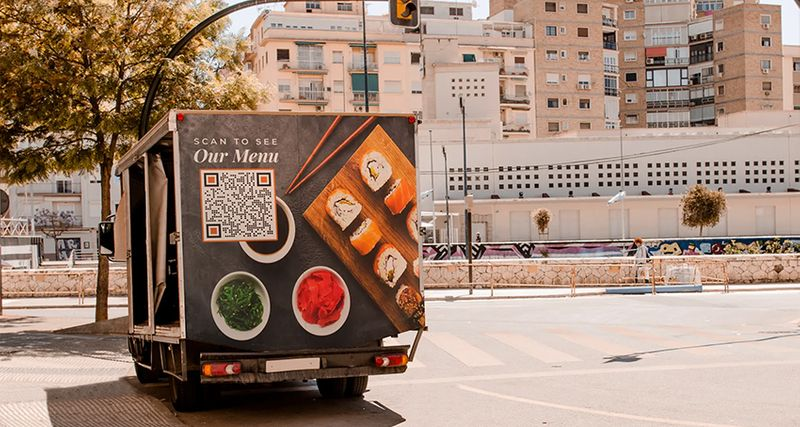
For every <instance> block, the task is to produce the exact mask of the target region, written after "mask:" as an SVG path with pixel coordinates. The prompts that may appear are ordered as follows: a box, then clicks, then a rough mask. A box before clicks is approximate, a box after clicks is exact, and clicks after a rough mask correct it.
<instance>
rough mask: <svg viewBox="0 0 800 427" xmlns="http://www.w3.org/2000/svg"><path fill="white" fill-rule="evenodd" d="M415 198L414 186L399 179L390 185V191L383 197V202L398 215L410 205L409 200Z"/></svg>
mask: <svg viewBox="0 0 800 427" xmlns="http://www.w3.org/2000/svg"><path fill="white" fill-rule="evenodd" d="M413 198H414V188H413V187H412V186H411V185H409V184H408V183H407V182H406V181H403V180H402V179H397V180H395V181H394V182H393V183H392V186H391V187H389V193H388V194H386V197H385V198H384V199H383V203H384V204H386V207H388V208H389V210H390V211H391V212H392V215H397V214H399V213H400V212H403V210H404V209H405V208H406V206H408V202H410V201H411V199H413Z"/></svg>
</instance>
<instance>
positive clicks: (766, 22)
mask: <svg viewBox="0 0 800 427" xmlns="http://www.w3.org/2000/svg"><path fill="white" fill-rule="evenodd" d="M769 24H772V16H770V15H761V25H769Z"/></svg>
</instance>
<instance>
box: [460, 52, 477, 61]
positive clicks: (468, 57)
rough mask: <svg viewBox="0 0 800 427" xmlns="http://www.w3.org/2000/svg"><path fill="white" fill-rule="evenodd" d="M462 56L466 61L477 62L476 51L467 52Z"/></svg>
mask: <svg viewBox="0 0 800 427" xmlns="http://www.w3.org/2000/svg"><path fill="white" fill-rule="evenodd" d="M461 57H462V58H463V60H464V62H476V60H475V54H474V53H465V54H462V55H461Z"/></svg>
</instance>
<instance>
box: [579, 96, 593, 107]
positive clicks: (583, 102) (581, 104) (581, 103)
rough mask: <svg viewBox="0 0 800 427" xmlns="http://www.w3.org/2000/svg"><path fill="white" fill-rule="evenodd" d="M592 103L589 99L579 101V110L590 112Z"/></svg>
mask: <svg viewBox="0 0 800 427" xmlns="http://www.w3.org/2000/svg"><path fill="white" fill-rule="evenodd" d="M591 105H592V102H591V101H590V100H589V99H585V98H581V99H580V100H579V101H578V108H580V109H581V110H588V109H589V108H591Z"/></svg>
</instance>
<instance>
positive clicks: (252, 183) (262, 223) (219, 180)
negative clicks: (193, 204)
mask: <svg viewBox="0 0 800 427" xmlns="http://www.w3.org/2000/svg"><path fill="white" fill-rule="evenodd" d="M200 177H201V184H202V185H201V197H202V202H201V203H202V208H203V241H216V242H238V241H264V240H267V241H272V240H277V239H278V232H277V217H276V214H275V171H274V170H272V169H206V170H201V171H200Z"/></svg>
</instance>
